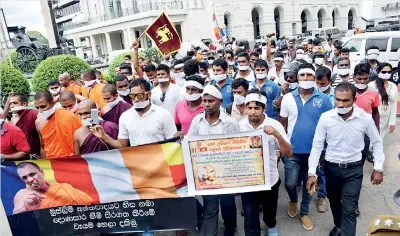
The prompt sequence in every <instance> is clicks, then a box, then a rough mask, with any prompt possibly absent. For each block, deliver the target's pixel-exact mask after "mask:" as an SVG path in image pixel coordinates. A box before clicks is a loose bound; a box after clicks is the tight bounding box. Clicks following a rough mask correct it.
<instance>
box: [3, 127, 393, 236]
mask: <svg viewBox="0 0 400 236" xmlns="http://www.w3.org/2000/svg"><path fill="white" fill-rule="evenodd" d="M397 123H398V127H397V129H396V131H395V133H394V134H392V135H390V136H389V137H388V138H387V139H386V140H385V154H386V162H385V169H386V172H385V179H384V182H383V184H382V185H380V186H373V185H372V184H371V183H370V181H369V176H370V174H371V170H372V165H371V164H369V163H368V164H366V165H365V167H364V181H363V186H362V190H361V199H360V209H361V216H360V217H359V218H358V223H357V235H362V236H364V235H366V233H367V228H368V224H369V222H370V220H371V219H372V218H373V217H374V216H375V215H378V214H392V215H400V207H399V206H396V205H395V204H394V202H393V194H394V193H395V192H396V191H397V190H398V189H400V184H399V179H400V160H399V157H398V156H397V155H398V153H399V152H400V142H399V140H400V120H398V122H397ZM282 167H283V166H282V163H280V168H279V169H280V176H283V168H282ZM282 180H283V179H282ZM300 196H301V195H300ZM288 201H289V198H288V195H287V193H286V191H285V189H284V186H283V184H282V185H281V188H280V195H279V203H278V214H277V222H278V225H277V227H278V229H279V232H280V235H281V236H303V235H304V236H323V235H328V234H329V231H330V230H331V229H332V228H333V219H332V214H331V212H330V211H328V212H326V213H319V212H318V211H317V209H316V198H315V196H314V198H313V200H312V202H311V206H310V217H311V219H312V220H313V222H314V229H313V230H312V231H310V232H308V231H305V230H304V229H303V227H302V226H301V224H300V221H299V219H298V218H294V219H292V218H289V217H288V216H287V213H286V212H287V202H288ZM236 203H237V206H238V212H239V211H240V210H241V202H240V197H237V198H236ZM0 205H1V204H0ZM5 219H6V218H5V215H4V210H3V209H2V207H1V206H0V235H1V236H9V235H11V232H10V230H9V227H8V224H7V222H6V220H5ZM220 222H222V221H221V220H220ZM261 225H262V226H263V234H264V233H265V231H264V228H265V225H264V223H263V222H261ZM219 232H220V233H219V235H223V226H222V224H220V230H219ZM156 235H157V236H173V235H175V234H174V233H170V232H169V233H166V232H164V233H157V234H156ZM189 235H197V234H196V233H195V232H189ZM236 235H238V236H239V235H240V236H241V235H244V231H243V217H242V216H240V214H238V229H237V233H236Z"/></svg>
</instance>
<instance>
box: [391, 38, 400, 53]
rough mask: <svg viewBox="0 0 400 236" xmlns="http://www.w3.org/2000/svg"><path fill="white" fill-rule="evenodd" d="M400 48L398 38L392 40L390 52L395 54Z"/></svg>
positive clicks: (399, 39)
mask: <svg viewBox="0 0 400 236" xmlns="http://www.w3.org/2000/svg"><path fill="white" fill-rule="evenodd" d="M399 48H400V38H392V48H391V50H390V51H391V52H397V50H398V49H399Z"/></svg>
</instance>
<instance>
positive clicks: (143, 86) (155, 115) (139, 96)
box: [91, 79, 177, 148]
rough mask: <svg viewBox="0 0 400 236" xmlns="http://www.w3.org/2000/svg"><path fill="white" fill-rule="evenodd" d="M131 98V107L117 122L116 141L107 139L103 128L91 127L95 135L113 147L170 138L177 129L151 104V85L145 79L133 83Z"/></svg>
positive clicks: (168, 116)
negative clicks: (117, 132)
mask: <svg viewBox="0 0 400 236" xmlns="http://www.w3.org/2000/svg"><path fill="white" fill-rule="evenodd" d="M130 87H131V93H130V97H131V99H132V101H133V107H132V108H131V109H129V110H127V111H125V112H124V113H122V115H121V117H120V119H119V134H118V140H114V139H112V138H111V137H110V136H108V135H107V134H106V133H105V132H104V129H103V127H102V126H99V125H97V126H95V127H93V128H91V131H92V132H93V134H94V135H96V136H97V137H99V138H100V139H101V140H103V141H104V142H105V143H107V144H108V145H110V146H112V147H115V148H123V147H128V146H129V144H130V146H131V147H133V146H138V145H143V144H148V143H154V142H159V141H163V140H166V139H170V138H173V137H174V135H175V134H176V132H177V130H176V126H175V122H174V118H173V117H172V115H171V114H170V113H169V112H168V111H167V110H165V109H164V108H161V107H159V106H156V105H154V104H152V103H151V102H150V98H151V92H150V84H149V83H148V82H147V81H146V80H145V79H136V80H134V81H132V83H131V85H130Z"/></svg>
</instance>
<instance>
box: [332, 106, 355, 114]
mask: <svg viewBox="0 0 400 236" xmlns="http://www.w3.org/2000/svg"><path fill="white" fill-rule="evenodd" d="M335 109H336V112H337V113H339V114H340V115H345V114H347V113H349V112H350V111H351V109H353V107H352V106H351V107H343V108H338V107H336V108H335Z"/></svg>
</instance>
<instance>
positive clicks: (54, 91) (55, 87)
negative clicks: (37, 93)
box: [47, 80, 62, 108]
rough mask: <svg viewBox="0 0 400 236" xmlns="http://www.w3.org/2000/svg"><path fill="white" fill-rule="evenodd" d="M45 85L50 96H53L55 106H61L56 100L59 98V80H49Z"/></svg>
mask: <svg viewBox="0 0 400 236" xmlns="http://www.w3.org/2000/svg"><path fill="white" fill-rule="evenodd" d="M47 85H48V88H49V92H50V93H51V96H53V100H54V102H55V106H56V108H61V104H60V103H59V101H58V100H59V99H60V93H61V90H62V89H61V85H60V82H58V80H50V81H49V82H48V83H47Z"/></svg>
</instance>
